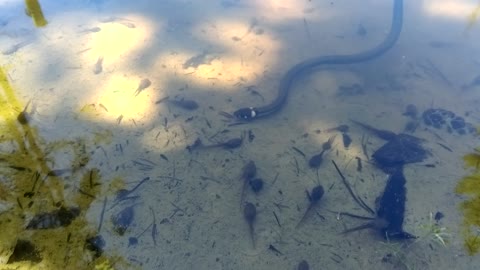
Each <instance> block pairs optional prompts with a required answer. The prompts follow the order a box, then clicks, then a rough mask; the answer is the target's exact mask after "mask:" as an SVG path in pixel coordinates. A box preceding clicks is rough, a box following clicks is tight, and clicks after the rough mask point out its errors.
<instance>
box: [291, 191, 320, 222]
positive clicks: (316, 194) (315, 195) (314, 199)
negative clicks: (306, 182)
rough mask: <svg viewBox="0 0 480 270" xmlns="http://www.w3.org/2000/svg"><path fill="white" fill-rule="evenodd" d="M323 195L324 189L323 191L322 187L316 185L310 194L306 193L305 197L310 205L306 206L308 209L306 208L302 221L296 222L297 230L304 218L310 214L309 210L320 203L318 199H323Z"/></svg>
mask: <svg viewBox="0 0 480 270" xmlns="http://www.w3.org/2000/svg"><path fill="white" fill-rule="evenodd" d="M324 193H325V191H324V189H323V186H322V185H318V186H316V187H314V188H313V189H312V192H310V194H308V192H307V195H308V199H309V201H310V204H309V205H308V208H307V211H305V214H304V215H303V217H302V219H301V220H300V221H299V222H298V224H297V226H296V227H297V228H298V227H299V226H300V225H301V224H302V222H303V221H304V220H305V218H306V217H307V215H308V213H310V212H311V210H312V209H313V208H314V207H315V206H316V205H317V204H318V202H319V201H320V199H321V198H322V197H323V194H324Z"/></svg>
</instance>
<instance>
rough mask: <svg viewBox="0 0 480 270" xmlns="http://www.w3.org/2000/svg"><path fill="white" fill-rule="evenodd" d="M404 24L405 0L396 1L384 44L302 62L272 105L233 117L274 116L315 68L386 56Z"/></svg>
mask: <svg viewBox="0 0 480 270" xmlns="http://www.w3.org/2000/svg"><path fill="white" fill-rule="evenodd" d="M402 24H403V0H394V3H393V16H392V24H391V27H390V32H389V34H388V35H387V37H386V38H385V39H384V40H383V42H382V43H380V44H378V45H377V46H376V47H374V48H372V49H369V50H366V51H363V52H360V53H356V54H348V55H327V56H318V57H314V58H310V59H307V60H305V61H303V62H300V63H298V64H296V65H295V66H293V67H292V68H290V69H289V70H288V71H287V73H286V74H285V75H284V76H283V78H282V80H281V81H280V87H279V91H278V95H277V97H276V98H275V99H274V100H273V101H272V102H271V103H270V104H267V105H265V106H262V107H257V108H255V107H246V108H241V109H238V110H237V111H235V112H234V113H233V115H234V116H235V117H236V118H237V119H240V120H247V121H251V120H255V119H258V118H263V117H266V116H269V115H272V114H273V113H276V112H278V111H280V109H281V108H283V107H284V105H285V104H286V101H287V98H288V93H289V91H290V89H291V88H292V86H293V83H294V82H295V80H296V79H297V78H299V77H300V76H302V75H303V74H305V73H306V72H308V71H311V70H312V69H313V68H318V67H320V66H323V65H345V64H355V63H360V62H365V61H368V60H372V59H374V58H376V57H378V56H380V55H382V54H384V53H385V52H386V51H388V50H389V49H390V48H392V47H393V45H395V43H396V42H397V40H398V37H399V36H400V32H401V31H402Z"/></svg>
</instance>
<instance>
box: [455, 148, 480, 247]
mask: <svg viewBox="0 0 480 270" xmlns="http://www.w3.org/2000/svg"><path fill="white" fill-rule="evenodd" d="M463 160H464V163H465V167H466V168H467V169H471V170H473V172H472V174H470V175H467V176H465V177H463V178H462V179H461V180H460V182H459V183H458V184H457V187H456V188H455V192H456V193H457V194H459V195H464V196H467V199H466V200H465V201H463V202H462V203H461V204H460V209H461V210H462V212H463V228H462V234H463V237H464V239H465V240H464V246H465V248H466V250H467V252H468V254H469V255H474V254H476V253H478V252H479V251H480V239H479V228H480V152H479V151H478V148H476V149H474V152H473V153H469V154H467V155H465V156H464V157H463Z"/></svg>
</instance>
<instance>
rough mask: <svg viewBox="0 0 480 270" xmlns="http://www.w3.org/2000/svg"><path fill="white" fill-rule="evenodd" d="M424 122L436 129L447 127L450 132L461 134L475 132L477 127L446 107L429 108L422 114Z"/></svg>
mask: <svg viewBox="0 0 480 270" xmlns="http://www.w3.org/2000/svg"><path fill="white" fill-rule="evenodd" d="M422 118H423V122H424V123H425V125H427V126H433V127H434V128H436V129H442V128H444V127H445V128H446V129H447V131H448V133H452V132H456V133H457V134H460V135H465V134H471V133H475V132H476V129H475V127H474V126H473V125H472V124H471V123H468V122H466V121H465V119H463V117H461V116H458V115H455V113H453V112H451V111H448V110H445V109H440V108H439V109H427V110H426V111H424V112H423V114H422Z"/></svg>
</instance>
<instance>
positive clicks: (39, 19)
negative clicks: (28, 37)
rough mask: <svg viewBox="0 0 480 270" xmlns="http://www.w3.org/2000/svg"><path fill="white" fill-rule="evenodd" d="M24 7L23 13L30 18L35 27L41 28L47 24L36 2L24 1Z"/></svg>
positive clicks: (35, 0)
mask: <svg viewBox="0 0 480 270" xmlns="http://www.w3.org/2000/svg"><path fill="white" fill-rule="evenodd" d="M25 6H26V7H25V13H26V14H27V15H28V16H29V17H32V19H33V22H34V23H35V26H36V27H43V26H45V25H47V23H48V22H47V20H45V17H44V16H43V12H42V8H41V7H40V3H38V1H37V0H25Z"/></svg>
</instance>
